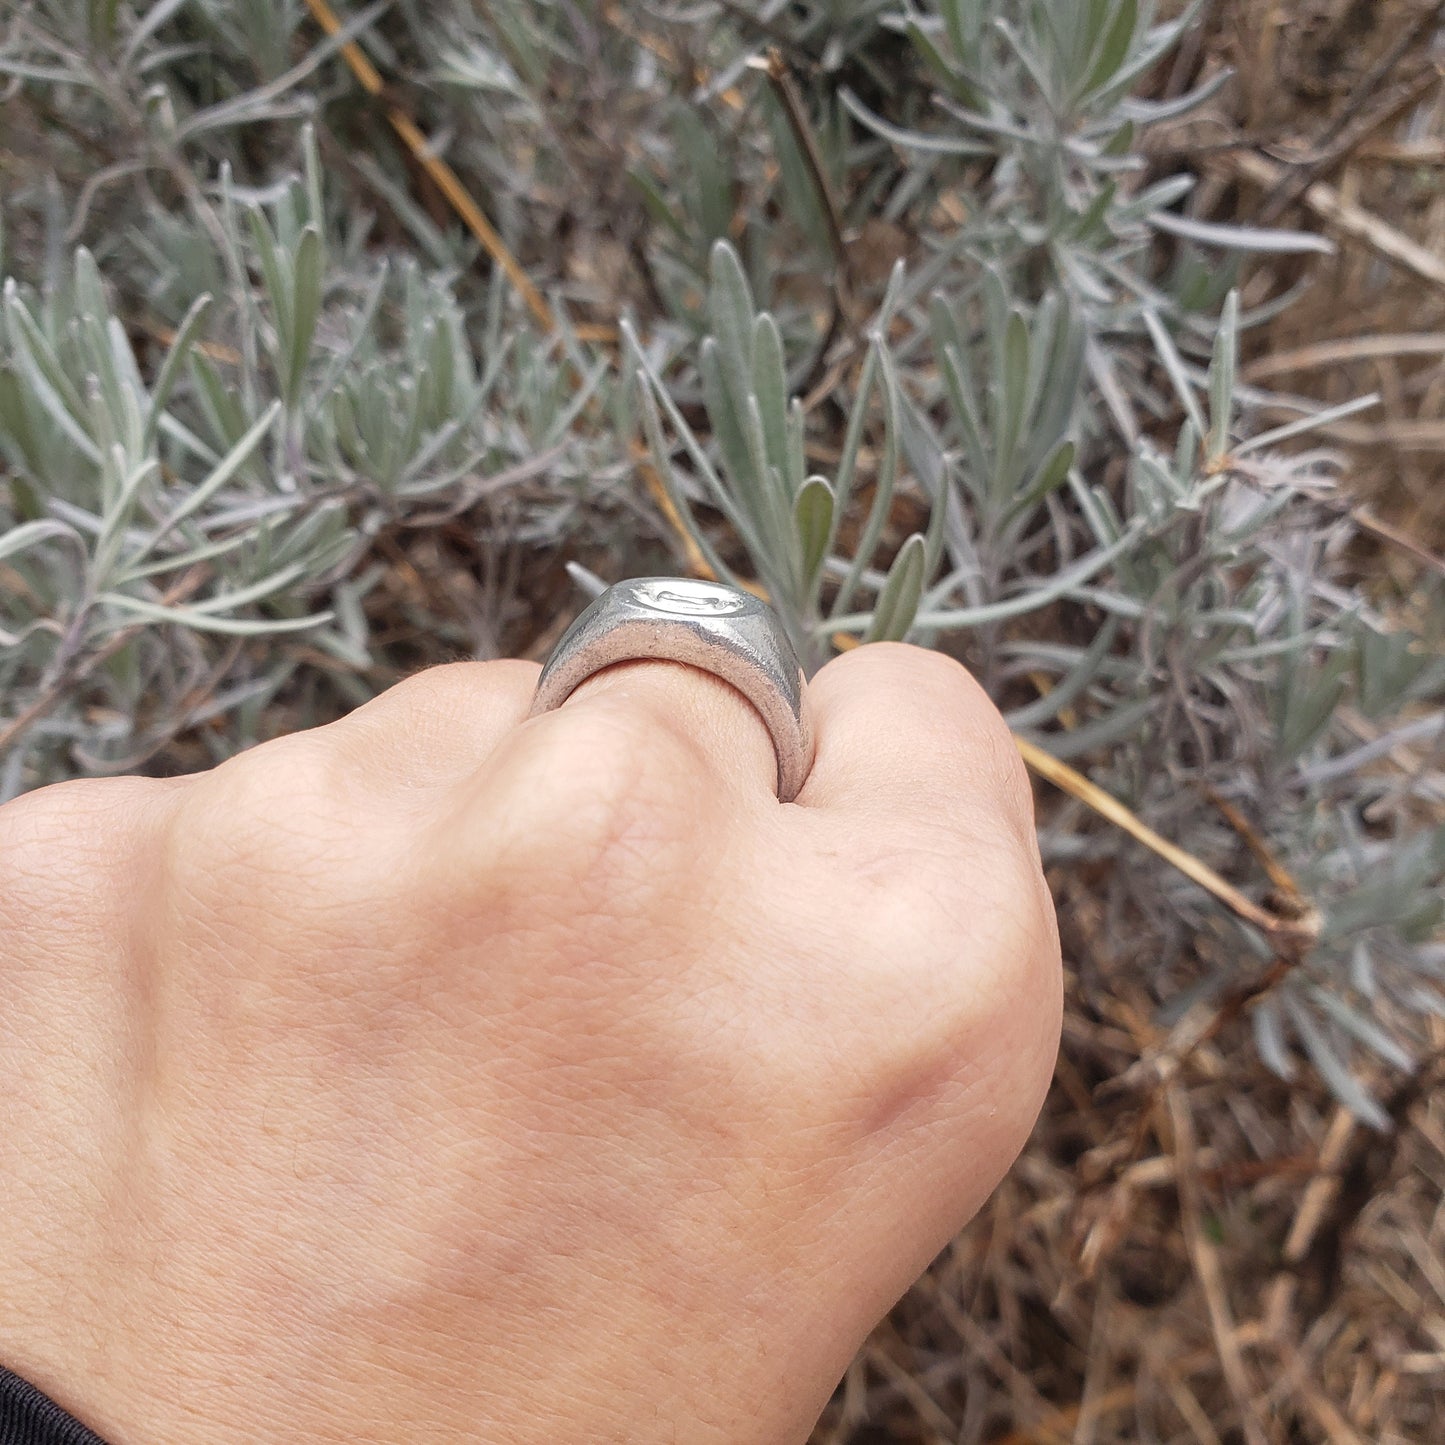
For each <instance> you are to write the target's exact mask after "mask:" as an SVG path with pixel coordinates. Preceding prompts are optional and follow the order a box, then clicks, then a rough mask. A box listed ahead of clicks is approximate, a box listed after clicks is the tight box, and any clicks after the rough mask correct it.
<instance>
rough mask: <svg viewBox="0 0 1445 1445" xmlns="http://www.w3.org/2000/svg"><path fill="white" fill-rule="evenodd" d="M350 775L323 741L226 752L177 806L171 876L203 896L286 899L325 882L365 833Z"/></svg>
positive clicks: (305, 737)
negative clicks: (235, 753) (227, 757)
mask: <svg viewBox="0 0 1445 1445" xmlns="http://www.w3.org/2000/svg"><path fill="white" fill-rule="evenodd" d="M367 813H368V810H367V809H366V808H365V806H364V805H363V804H362V802H361V801H360V799H359V798H358V796H357V779H356V777H355V776H354V773H353V772H352V771H351V770H350V769H348V768H347V767H346V766H345V765H344V763H343V762H342V760H341V758H340V756H339V753H338V750H337V749H336V748H335V747H334V746H333V745H332V743H331V741H330V740H328V739H325V738H322V737H320V736H315V735H312V734H306V733H301V734H296V735H293V736H291V737H286V738H280V739H277V740H276V741H275V742H270V743H265V744H263V745H262V746H260V747H258V748H254V749H252V750H251V751H250V752H247V753H243V754H241V755H239V756H238V757H235V758H232V759H230V760H228V761H227V762H225V763H223V764H221V765H220V766H219V767H218V768H215V769H214V770H213V771H212V772H210V773H208V774H205V775H204V776H203V777H202V778H200V779H198V780H197V781H196V784H195V786H194V787H193V789H192V790H191V792H190V794H189V795H188V796H187V797H186V798H185V799H184V800H183V801H182V803H181V806H180V807H179V808H178V809H177V810H176V813H175V816H174V819H173V822H172V827H171V832H170V848H169V861H170V865H171V872H172V874H173V876H174V877H175V878H176V879H177V880H178V881H180V882H182V883H183V884H185V885H186V887H187V888H188V889H189V890H191V891H193V892H195V893H198V894H200V895H202V896H208V895H209V896H216V895H219V896H220V897H223V898H231V899H250V900H252V901H253V904H254V902H255V901H259V900H263V899H264V898H266V897H268V896H274V897H293V896H295V895H296V894H297V893H298V892H299V891H302V890H306V889H309V888H312V887H314V885H315V884H316V883H317V882H318V881H319V880H322V879H324V880H326V882H327V885H328V887H330V888H334V887H335V886H336V883H337V880H339V879H343V878H344V877H345V876H346V873H347V865H348V863H349V862H350V861H351V860H354V859H356V858H358V857H360V856H361V850H362V845H363V841H364V839H365V838H366V837H367V835H368V833H369V832H370V831H371V829H370V826H369V825H370V824H371V819H369V818H368V816H367Z"/></svg>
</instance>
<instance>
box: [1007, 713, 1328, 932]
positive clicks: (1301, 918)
mask: <svg viewBox="0 0 1445 1445" xmlns="http://www.w3.org/2000/svg"><path fill="white" fill-rule="evenodd" d="M1014 742H1015V744H1016V745H1017V747H1018V750H1019V752H1020V753H1022V754H1023V758H1024V761H1025V762H1026V763H1027V764H1028V765H1029V767H1030V768H1032V769H1033V771H1034V772H1035V773H1037V774H1038V775H1039V776H1040V777H1041V778H1045V779H1047V780H1048V781H1049V782H1051V783H1052V784H1053V785H1054V786H1055V787H1056V788H1060V789H1062V790H1063V791H1064V792H1066V793H1068V794H1069V796H1070V797H1073V798H1077V799H1078V800H1079V801H1080V802H1081V803H1084V804H1085V805H1086V806H1088V807H1090V808H1092V809H1093V810H1094V811H1095V812H1096V813H1098V814H1099V815H1100V816H1101V817H1103V818H1107V819H1108V821H1109V822H1111V823H1113V824H1114V826H1115V827H1117V828H1119V829H1121V830H1122V831H1123V832H1125V833H1127V834H1128V835H1129V836H1130V837H1131V838H1133V839H1135V840H1136V841H1137V842H1140V843H1142V844H1143V845H1144V846H1145V847H1146V848H1148V849H1149V850H1150V851H1151V852H1152V853H1155V854H1157V855H1158V856H1159V857H1160V858H1162V859H1164V861H1165V862H1166V863H1169V864H1170V865H1171V866H1173V867H1174V868H1177V869H1178V870H1179V872H1181V873H1182V874H1184V876H1185V877H1186V878H1189V879H1191V880H1192V881H1193V882H1195V883H1197V884H1198V885H1199V886H1200V887H1201V888H1203V889H1205V890H1206V891H1207V892H1209V893H1212V894H1213V895H1214V897H1215V898H1217V899H1218V900H1219V901H1220V902H1221V903H1223V904H1224V905H1225V907H1226V908H1228V909H1229V910H1230V911H1231V912H1233V913H1234V914H1236V915H1237V916H1238V917H1240V918H1242V919H1243V920H1244V921H1245V922H1246V923H1249V924H1252V925H1253V926H1254V927H1255V928H1257V929H1259V931H1260V932H1261V933H1263V934H1264V935H1265V937H1266V938H1268V939H1270V940H1272V941H1273V942H1275V943H1276V945H1280V944H1284V945H1286V946H1289V947H1291V948H1298V947H1301V946H1305V947H1307V946H1308V945H1309V944H1312V943H1313V942H1314V941H1315V939H1316V938H1318V937H1319V929H1320V920H1319V916H1318V915H1317V914H1316V913H1315V912H1314V911H1313V910H1312V909H1310V908H1309V907H1308V906H1307V905H1305V904H1304V903H1303V901H1302V900H1301V905H1300V907H1301V911H1300V913H1299V915H1298V916H1297V917H1285V916H1283V915H1281V914H1278V913H1271V912H1270V911H1269V910H1268V909H1265V908H1261V907H1260V905H1259V904H1258V903H1256V902H1255V901H1254V900H1253V899H1252V898H1249V897H1247V896H1246V895H1245V894H1243V893H1241V892H1240V890H1239V889H1238V888H1236V887H1235V886H1234V884H1232V883H1230V882H1228V881H1227V880H1226V879H1224V878H1221V877H1220V876H1219V874H1218V873H1216V872H1215V871H1214V869H1213V868H1211V867H1210V866H1209V865H1208V864H1207V863H1205V862H1204V861H1203V860H1202V859H1199V858H1196V857H1195V856H1194V855H1193V854H1192V853H1189V852H1186V851H1185V850H1184V849H1183V848H1181V847H1179V846H1178V844H1176V843H1171V842H1170V841H1169V839H1167V838H1165V837H1162V836H1161V835H1160V834H1158V833H1156V832H1155V831H1154V830H1153V829H1152V828H1151V827H1149V825H1148V824H1147V823H1145V822H1143V821H1142V819H1140V818H1138V817H1136V816H1135V815H1134V814H1133V813H1132V812H1130V811H1129V809H1128V808H1126V807H1125V806H1124V804H1123V803H1121V802H1120V801H1119V800H1118V799H1117V798H1115V797H1114V796H1113V795H1112V794H1110V793H1107V792H1105V791H1104V789H1103V788H1101V787H1099V785H1098V784H1097V783H1093V782H1090V781H1089V779H1088V778H1086V777H1085V776H1084V775H1083V774H1082V773H1080V772H1078V771H1076V770H1075V769H1074V768H1071V767H1070V766H1069V765H1068V764H1067V763H1065V762H1061V761H1060V760H1059V759H1058V758H1056V757H1054V755H1053V754H1052V753H1050V752H1048V751H1046V750H1045V749H1044V748H1041V747H1039V746H1038V745H1037V744H1036V743H1031V742H1029V740H1028V739H1027V738H1021V737H1015V739H1014Z"/></svg>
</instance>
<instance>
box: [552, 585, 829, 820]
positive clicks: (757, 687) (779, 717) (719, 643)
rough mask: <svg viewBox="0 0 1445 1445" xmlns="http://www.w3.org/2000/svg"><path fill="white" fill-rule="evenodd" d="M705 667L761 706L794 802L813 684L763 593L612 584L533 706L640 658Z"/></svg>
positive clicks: (563, 645) (784, 789) (783, 784)
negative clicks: (762, 596)
mask: <svg viewBox="0 0 1445 1445" xmlns="http://www.w3.org/2000/svg"><path fill="white" fill-rule="evenodd" d="M648 658H651V659H656V660H659V661H666V662H681V663H686V664H687V665H688V666H691V667H697V668H701V669H702V670H703V671H704V672H710V673H712V675H713V676H714V677H720V678H721V679H722V680H723V681H724V682H727V683H730V684H731V685H732V686H733V687H735V688H736V689H737V690H738V691H739V692H740V693H742V695H743V696H744V697H746V698H747V699H748V701H749V702H750V703H752V705H753V706H754V708H756V709H757V711H758V714H759V716H760V717H761V718H762V720H763V722H764V724H765V725H766V726H767V729H768V732H769V734H770V736H771V737H772V740H773V749H774V751H775V752H776V754H777V758H778V797H779V799H780V800H781V801H782V802H785V803H789V802H792V800H793V799H794V798H795V797H797V795H798V791H799V790H800V789H801V788H802V786H803V783H804V782H805V781H806V780H807V776H808V770H809V769H810V768H811V767H812V765H813V747H814V742H813V724H812V716H811V712H810V710H809V703H808V690H807V684H806V681H805V679H804V676H803V669H802V667H801V666H800V665H799V663H798V658H797V654H796V653H795V652H794V651H793V646H792V643H790V642H789V641H788V635H787V633H786V632H785V631H784V630H783V625H782V623H781V622H779V621H778V618H777V614H776V613H774V611H773V609H772V608H771V607H769V606H768V605H767V604H766V603H765V602H762V601H761V600H759V599H758V598H756V597H754V596H753V595H752V593H750V592H744V591H743V590H741V589H740V588H737V587H728V586H725V585H723V584H722V583H719V582H700V581H697V580H696V579H694V578H691V577H639V578H634V579H632V580H631V581H627V582H619V583H617V584H616V585H615V586H613V587H609V588H608V589H607V591H606V592H604V593H603V594H602V595H601V596H600V597H599V598H597V600H596V601H595V602H593V603H592V605H591V606H590V607H588V608H587V610H586V611H585V612H583V613H582V615H581V616H580V617H579V618H578V619H577V620H576V621H575V622H574V623H573V624H572V626H571V627H569V628H568V629H567V631H566V633H565V634H564V635H563V637H562V640H561V641H560V642H559V643H558V644H557V646H556V648H555V649H554V650H553V652H552V655H551V657H549V658H548V659H547V663H546V665H545V666H544V667H543V669H542V675H541V676H540V677H539V678H538V679H537V692H536V695H535V697H534V698H533V699H532V716H534V717H535V716H536V715H537V714H539V713H544V712H550V711H551V710H552V709H553V708H556V707H561V705H562V704H563V703H564V702H566V700H567V699H568V697H570V696H571V695H572V693H573V692H575V691H576V689H577V688H578V687H580V686H581V685H582V683H584V682H585V681H586V680H587V679H588V678H589V677H591V676H593V675H594V674H595V673H598V672H601V671H602V669H603V668H606V667H611V666H613V665H614V664H615V663H619V662H635V661H641V660H643V659H648Z"/></svg>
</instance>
